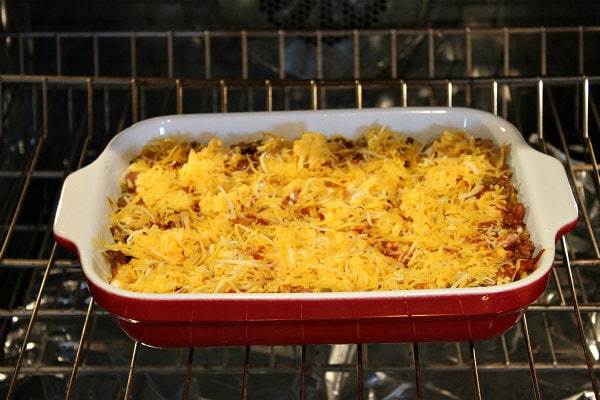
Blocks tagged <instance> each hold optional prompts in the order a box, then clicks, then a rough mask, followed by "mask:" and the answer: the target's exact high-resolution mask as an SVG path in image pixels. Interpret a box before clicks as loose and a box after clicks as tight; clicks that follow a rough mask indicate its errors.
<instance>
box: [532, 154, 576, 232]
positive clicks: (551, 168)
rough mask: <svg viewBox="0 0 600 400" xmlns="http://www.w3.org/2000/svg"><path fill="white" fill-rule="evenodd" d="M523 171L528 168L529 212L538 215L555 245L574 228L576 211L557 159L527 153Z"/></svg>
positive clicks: (574, 202)
mask: <svg viewBox="0 0 600 400" xmlns="http://www.w3.org/2000/svg"><path fill="white" fill-rule="evenodd" d="M528 150H530V151H527V154H525V157H526V162H524V163H522V165H523V168H528V171H527V173H526V174H523V175H526V176H527V182H525V183H524V185H523V187H522V188H521V189H520V190H523V191H525V190H527V191H528V192H529V193H528V197H529V198H530V199H531V200H532V201H531V207H532V212H535V213H537V214H538V216H539V218H537V220H538V221H540V222H541V223H542V224H543V230H542V231H543V232H548V233H554V240H555V241H557V240H558V239H560V237H561V236H563V235H564V234H566V233H567V232H568V231H570V230H571V229H572V228H574V227H575V225H576V224H577V220H578V218H579V210H578V207H577V203H576V201H575V198H574V196H573V192H572V191H571V185H570V184H569V179H568V178H567V174H566V171H565V168H564V166H563V164H562V163H561V162H560V161H559V160H557V159H556V158H554V157H552V156H549V155H547V154H544V153H541V152H539V151H536V150H533V149H528Z"/></svg>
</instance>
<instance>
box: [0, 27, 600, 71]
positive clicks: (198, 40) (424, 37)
mask: <svg viewBox="0 0 600 400" xmlns="http://www.w3.org/2000/svg"><path fill="white" fill-rule="evenodd" d="M598 34H600V26H573V27H567V26H565V27H560V26H559V27H557V26H554V27H552V26H549V27H544V26H541V27H498V28H485V27H464V28H444V29H435V28H424V29H385V30H381V29H380V30H373V29H371V30H369V29H365V30H316V31H297V30H296V31H294V30H285V31H284V30H258V31H251V30H241V31H230V30H224V31H218V30H204V31H131V32H110V31H108V32H5V33H0V40H1V41H4V42H5V43H6V48H7V51H8V53H9V56H8V58H9V61H10V62H9V63H7V70H4V71H2V72H3V73H5V74H18V75H29V74H35V75H38V74H43V75H58V76H62V75H74V74H81V75H89V76H95V77H97V76H107V75H112V76H118V75H123V76H130V77H132V78H135V77H141V76H149V75H159V76H163V77H167V78H174V77H183V76H189V75H192V76H196V77H201V78H204V79H212V78H218V77H221V75H222V74H224V73H225V72H223V71H222V70H221V69H220V66H219V60H218V56H219V54H220V53H221V52H222V51H223V50H224V49H228V50H229V49H230V47H228V46H230V45H231V44H232V42H233V43H234V47H232V48H233V49H234V51H235V56H236V60H235V62H234V65H235V66H236V69H235V71H233V72H229V73H228V75H229V76H231V75H234V76H237V77H241V78H243V79H246V78H252V76H253V75H254V73H253V65H252V64H253V63H255V62H257V61H256V60H255V59H254V58H253V56H255V55H257V54H256V53H257V50H256V43H259V45H262V44H261V43H264V42H268V43H269V46H270V47H271V48H273V49H274V52H273V54H269V56H270V57H269V65H268V66H267V68H265V69H264V70H263V71H262V72H261V73H262V74H266V75H268V79H277V78H279V79H283V78H287V77H293V76H294V75H297V71H295V70H294V69H293V68H290V67H289V57H290V54H289V53H290V52H289V47H290V46H291V45H295V44H296V42H298V41H300V42H301V43H308V44H309V45H311V46H312V47H314V50H313V54H311V61H312V62H314V65H311V72H312V75H311V78H313V79H324V78H325V79H327V78H330V77H329V76H328V74H329V73H330V72H328V67H329V66H331V65H332V64H333V63H334V61H331V60H328V54H329V53H330V52H331V46H332V44H333V45H335V44H336V43H339V42H340V41H344V42H348V43H349V45H348V46H346V47H345V49H344V51H345V53H347V55H348V57H347V61H348V62H349V63H350V64H351V68H350V69H349V70H348V71H350V73H349V74H347V76H348V77H350V78H354V79H359V78H372V76H365V73H368V72H365V71H381V67H377V65H370V63H369V60H368V59H365V58H366V57H364V54H361V50H362V51H363V52H364V47H363V46H362V45H363V44H364V42H368V41H370V40H372V39H374V38H376V39H378V40H380V41H385V42H386V44H387V46H385V49H384V51H385V52H386V53H387V54H386V57H384V58H385V59H386V60H389V65H388V66H387V67H386V68H385V72H386V75H387V78H391V79H397V78H399V77H402V72H403V70H404V65H403V64H402V63H396V62H394V60H397V59H398V58H399V57H400V58H401V56H402V54H401V53H402V52H403V51H405V50H406V46H407V45H413V46H418V47H421V48H422V51H420V53H419V56H420V58H419V60H418V61H419V63H420V64H421V65H422V69H421V71H420V72H421V73H422V76H424V77H428V78H434V77H437V76H446V75H448V74H447V71H445V70H444V68H443V64H444V63H443V61H444V54H443V50H445V49H446V48H447V47H445V46H452V45H453V44H455V43H457V42H458V43H460V46H461V47H462V48H463V49H464V50H463V51H462V53H464V54H462V55H461V56H460V57H458V59H459V60H460V63H461V64H462V65H461V66H460V67H461V68H458V69H457V68H453V69H451V70H452V71H455V72H454V73H451V74H450V75H449V76H452V77H455V76H457V75H456V73H457V72H458V71H460V73H459V75H460V74H462V75H465V76H477V75H478V74H480V73H481V72H482V69H481V68H480V66H481V60H479V59H478V55H477V54H474V52H473V48H475V49H477V48H478V47H477V44H478V40H489V39H490V38H492V39H494V41H495V42H496V43H495V44H494V45H495V46H498V47H499V49H500V53H499V54H498V56H499V58H498V59H496V58H494V59H491V60H490V59H487V60H485V63H487V64H488V65H490V64H493V65H494V66H495V68H496V69H494V71H493V73H492V74H491V75H493V76H499V75H500V76H516V75H523V72H522V71H521V68H522V67H523V65H521V64H520V62H519V60H517V57H519V56H520V54H519V52H518V51H517V52H515V49H517V50H518V48H519V46H520V43H521V42H523V41H527V42H529V43H528V44H527V45H528V46H529V47H531V46H533V47H534V48H535V49H536V51H535V53H537V54H536V55H535V58H534V62H533V63H531V60H528V61H527V63H528V64H533V65H532V67H533V68H532V69H531V71H533V72H530V74H532V75H539V76H546V75H555V74H556V73H555V72H554V70H555V69H556V68H558V67H561V64H562V66H564V64H565V63H563V62H562V60H561V59H560V57H561V56H562V57H564V54H562V55H561V54H555V53H553V46H552V41H553V40H555V39H564V38H569V40H571V42H572V43H573V44H574V46H572V47H574V48H575V49H576V52H575V53H574V54H569V55H568V57H569V58H570V59H571V60H573V61H575V62H573V63H568V64H569V65H571V64H572V65H571V66H572V68H573V69H572V70H571V72H570V73H571V74H574V75H581V74H589V73H590V71H589V69H594V68H595V67H594V65H593V64H592V63H590V61H589V60H591V59H592V57H591V56H590V53H591V52H594V47H593V43H595V41H596V40H597V35H598ZM590 38H591V40H590ZM590 43H591V45H590ZM73 44H74V45H75V46H77V47H75V49H80V48H83V49H84V50H85V51H84V52H80V54H78V58H77V60H78V62H77V65H73V62H72V60H73V58H72V57H73V55H72V54H70V52H71V51H76V50H73V48H72V47H71V46H72V45H73ZM38 48H41V49H38ZM116 48H118V50H119V51H115V49H116ZM148 49H150V51H151V53H152V54H151V56H152V57H155V58H156V57H158V59H159V60H160V61H159V63H160V64H161V65H158V66H155V68H153V69H152V70H151V71H147V70H146V69H147V68H146V67H147V66H148V65H149V62H148V59H146V58H145V54H146V52H147V51H148ZM116 53H118V54H119V55H117V54H116ZM515 53H516V54H515ZM38 54H40V56H38ZM191 55H193V56H194V57H197V61H196V65H195V66H194V68H192V69H189V70H188V69H184V68H183V66H184V65H186V63H185V61H184V60H183V57H189V56H191ZM38 57H44V60H45V62H44V65H43V67H41V61H39V60H38ZM82 57H85V58H82ZM452 58H453V59H454V58H456V57H455V55H453V56H452ZM49 61H50V62H49ZM440 63H441V64H442V68H441V69H440ZM454 64H455V65H454V67H456V63H454ZM82 71H84V72H82ZM596 71H597V69H596Z"/></svg>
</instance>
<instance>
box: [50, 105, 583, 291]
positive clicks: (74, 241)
mask: <svg viewBox="0 0 600 400" xmlns="http://www.w3.org/2000/svg"><path fill="white" fill-rule="evenodd" d="M434 114H444V115H450V114H458V115H459V116H460V115H463V116H464V119H463V127H455V129H466V130H467V132H468V133H470V132H469V131H468V129H467V126H468V125H469V124H472V123H479V125H485V126H487V125H490V129H492V128H494V127H495V128H494V129H500V130H502V131H503V132H504V134H505V135H507V139H509V138H510V140H507V141H508V142H510V143H511V144H514V145H516V147H515V148H514V149H512V150H511V151H517V152H525V153H528V152H533V153H532V154H535V155H536V157H542V158H546V157H547V159H546V160H547V161H548V162H549V163H550V160H553V162H554V163H555V164H560V161H558V160H556V159H555V158H553V157H551V156H548V155H545V154H543V153H541V152H539V151H537V150H535V149H533V148H532V147H531V146H529V144H527V142H526V141H525V139H524V138H523V136H522V135H521V133H520V132H519V131H518V130H517V128H516V127H514V125H512V124H511V123H510V122H508V121H507V120H505V119H502V118H500V117H498V116H496V115H494V114H491V113H488V112H485V111H482V110H478V109H472V108H464V107H406V108H401V107H394V108H387V109H370V108H362V109H335V110H314V111H313V110H310V111H306V110H302V111H271V112H269V111H258V112H236V113H207V114H181V115H165V116H158V117H153V118H149V119H146V120H142V121H140V122H137V123H135V124H133V125H131V126H130V127H128V128H126V129H124V130H122V131H121V132H119V133H118V134H117V135H115V136H114V137H113V138H112V139H111V140H110V142H109V143H108V144H107V146H106V147H105V148H104V149H103V150H102V152H101V153H100V154H99V155H98V157H97V158H96V159H95V160H94V161H92V162H91V163H90V164H88V165H87V166H85V167H83V168H81V169H79V170H78V171H75V172H73V173H72V174H71V175H69V176H68V177H67V179H66V180H65V183H64V186H63V192H62V193H61V200H60V201H59V205H58V209H57V213H56V216H55V223H54V227H53V233H54V236H55V238H56V239H57V241H58V242H59V243H60V244H61V245H63V246H65V247H67V248H69V249H71V250H74V251H75V252H76V253H77V255H78V256H79V258H80V260H81V266H82V270H83V272H84V275H85V277H86V279H88V280H89V281H91V282H92V283H93V285H95V286H96V287H98V288H99V289H101V290H104V291H106V292H110V293H112V294H114V295H115V296H117V297H119V298H123V299H137V300H149V301H159V302H164V301H169V302H170V301H204V300H218V301H228V300H235V301H239V300H242V299H243V300H248V301H252V300H271V301H273V300H275V301H286V300H302V301H304V300H306V301H308V300H310V301H312V300H360V299H382V298H399V299H404V298H406V299H410V298H429V297H448V296H450V297H457V296H461V295H466V296H486V295H492V294H496V293H503V292H507V291H509V292H512V291H519V290H521V289H524V288H526V287H529V286H530V285H532V284H534V283H535V282H538V281H539V280H540V279H546V278H547V275H548V272H549V271H550V269H551V268H552V265H553V262H554V257H555V251H556V248H555V246H554V245H551V246H545V247H544V249H545V250H544V254H543V255H542V256H541V258H540V260H539V262H538V267H537V268H536V270H535V271H534V272H533V273H532V274H531V275H529V276H528V277H526V278H524V279H521V280H518V281H514V282H511V283H507V284H502V285H493V286H485V287H472V288H443V289H415V290H393V291H352V292H325V293H141V292H133V291H129V290H125V289H121V288H117V287H115V286H113V285H111V284H110V283H109V282H107V281H106V280H105V279H104V277H101V276H100V275H99V274H98V273H96V271H95V269H94V267H93V266H92V265H90V263H92V262H94V254H93V252H94V251H96V252H97V251H98V250H97V249H95V248H94V246H93V245H92V243H91V242H92V240H94V239H95V240H98V238H91V237H87V238H81V237H74V236H73V235H72V234H71V233H69V232H68V229H65V226H66V221H65V218H66V216H65V213H66V212H68V210H65V209H64V208H63V207H65V189H66V188H68V186H69V185H70V184H73V183H74V182H72V181H73V180H74V179H75V178H74V177H82V176H83V175H85V174H87V173H89V174H92V175H93V173H94V172H95V173H96V174H98V173H99V172H100V171H102V168H105V167H104V166H103V165H102V162H103V161H104V160H105V159H107V158H110V156H111V155H114V154H115V151H116V156H118V157H121V158H122V157H127V154H125V153H119V151H121V150H120V148H121V147H123V143H120V142H126V141H127V138H128V137H130V136H131V137H134V136H135V135H137V134H139V132H140V131H142V133H144V132H145V130H146V129H149V128H151V127H152V128H153V129H154V130H155V132H156V133H158V135H157V134H156V133H155V134H154V135H153V136H162V135H166V134H169V133H173V132H170V131H167V129H166V128H167V127H169V126H177V123H178V122H180V121H187V122H189V121H192V120H199V121H200V120H203V119H204V120H211V121H213V120H217V121H218V120H229V121H236V120H238V119H242V120H243V119H257V120H262V122H265V121H269V120H271V121H273V120H276V121H279V120H282V121H284V120H286V118H313V119H314V117H318V118H322V119H331V118H338V119H339V118H342V117H343V116H348V115H353V116H354V117H353V118H359V117H358V116H361V117H363V116H364V117H365V118H369V115H371V121H369V124H370V125H373V124H374V122H372V120H374V119H375V118H374V117H383V116H390V115H401V116H402V117H407V118H408V117H409V116H417V117H416V118H425V116H426V115H434ZM357 115H358V116H357ZM454 117H455V118H456V116H454ZM448 125H449V124H448ZM392 129H395V130H400V131H402V130H401V129H398V128H396V127H393V128H392ZM156 130H158V131H156ZM412 134H418V132H416V133H415V132H413V133H410V134H408V135H412ZM193 135H195V134H192V133H190V136H193ZM227 135H231V134H227ZM140 136H144V137H146V136H150V135H148V134H146V133H144V134H143V135H140ZM217 136H219V135H218V134H217ZM233 136H236V137H238V138H240V137H243V136H248V133H240V134H233ZM473 136H477V135H476V134H473ZM136 140H140V139H139V138H138V139H136ZM146 142H147V141H146ZM138 150H139V148H138ZM560 166H561V167H562V164H560ZM82 171H83V172H82ZM120 173H121V174H122V171H121V172H120ZM563 173H564V170H563ZM117 185H118V183H117ZM99 186H100V185H94V187H99ZM71 189H72V188H71ZM563 189H565V190H566V189H568V190H569V195H570V200H572V201H571V206H570V207H569V209H568V210H565V213H564V215H562V216H560V219H561V222H560V223H556V224H555V226H554V227H553V228H549V229H550V230H551V231H554V232H541V233H539V234H540V236H541V237H542V238H544V239H545V240H548V242H549V241H550V239H549V235H550V234H552V236H553V237H552V239H553V240H554V242H555V241H556V240H557V239H558V238H559V237H560V236H562V235H563V234H565V233H566V232H567V231H568V230H570V229H571V228H573V227H574V225H575V224H576V223H577V220H578V210H577V205H576V203H575V200H574V199H573V197H572V193H571V191H570V190H571V189H570V186H566V187H565V188H563ZM81 192H84V191H81ZM94 193H95V194H96V196H102V198H104V199H105V198H106V197H107V195H108V194H107V193H106V190H105V189H101V190H100V189H98V190H95V191H94ZM567 197H569V196H567ZM97 200H98V199H96V201H97ZM565 204H566V203H565ZM538 206H539V205H536V207H538ZM526 207H532V205H530V204H526ZM94 212H97V211H96V210H95V209H92V208H91V207H90V208H89V214H93V213H94ZM90 219H91V220H93V218H90ZM98 228H99V227H97V226H96V229H98ZM528 228H529V227H528ZM85 241H87V242H89V243H88V244H87V245H86V243H85ZM549 243H550V242H549ZM90 246H91V247H90ZM98 255H99V256H102V255H101V254H98Z"/></svg>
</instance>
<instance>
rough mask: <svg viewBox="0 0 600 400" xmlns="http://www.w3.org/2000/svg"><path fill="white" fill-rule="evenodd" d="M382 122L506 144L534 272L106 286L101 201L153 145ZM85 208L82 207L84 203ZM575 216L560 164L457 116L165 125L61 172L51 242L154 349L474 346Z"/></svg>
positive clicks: (438, 112) (527, 294) (421, 135)
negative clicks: (222, 286)
mask: <svg viewBox="0 0 600 400" xmlns="http://www.w3.org/2000/svg"><path fill="white" fill-rule="evenodd" d="M376 125H386V126H388V127H389V128H390V129H392V130H396V131H401V132H403V133H405V134H407V135H410V136H412V137H414V138H416V139H417V140H419V141H421V142H422V143H426V142H428V141H430V140H432V139H433V138H434V137H435V136H437V135H439V134H440V133H441V131H442V130H444V129H451V130H466V131H467V132H468V133H469V134H470V135H472V136H475V137H481V138H485V139H492V140H494V141H495V142H496V143H497V144H500V143H507V144H510V146H511V151H510V156H509V159H508V163H509V165H510V166H511V168H512V170H513V178H514V183H515V186H516V188H517V190H518V191H519V196H520V200H521V202H522V203H523V204H524V205H525V207H526V214H525V223H526V224H527V229H528V231H529V233H530V234H531V239H532V241H533V243H534V244H535V245H536V248H537V250H540V249H544V252H543V254H542V255H541V257H540V259H539V262H538V266H537V268H536V270H535V271H534V272H533V273H531V274H530V275H529V276H527V277H526V278H524V279H522V280H519V281H516V282H512V283H509V284H505V285H499V286H488V287H481V288H457V289H426V290H411V291H388V292H384V291H380V292H333V293H332V292H329V293H267V294H213V293H207V294H145V293H136V292H130V291H125V290H122V289H119V288H116V287H114V286H112V285H110V284H109V283H108V279H107V277H109V276H110V266H109V264H108V262H107V261H106V259H105V258H104V256H103V254H102V252H101V251H100V246H101V243H102V242H103V241H104V240H106V239H107V238H108V237H109V236H110V233H109V232H108V222H109V220H108V218H109V217H108V215H109V204H108V201H107V198H108V197H112V198H114V197H116V196H118V194H119V191H120V187H119V179H120V177H121V175H122V173H123V172H124V171H125V169H126V168H127V166H128V164H129V162H130V161H131V160H132V159H133V158H135V157H136V156H137V155H138V154H139V152H140V149H141V148H142V147H143V146H144V145H145V144H146V143H147V142H148V141H149V140H150V139H152V138H155V137H158V136H166V135H169V134H186V135H187V136H188V137H189V138H190V139H191V140H196V141H202V142H205V141H207V140H208V139H210V138H211V137H214V136H217V137H219V138H221V139H222V140H223V141H224V142H225V144H231V143H235V142H238V141H248V140H252V139H257V138H260V137H261V135H262V133H263V132H264V131H268V132H272V133H275V134H277V135H281V136H283V137H286V138H288V139H292V138H295V137H299V136H300V135H301V134H302V133H303V132H305V131H313V132H321V133H323V134H324V135H334V134H342V135H344V136H346V137H347V138H349V139H355V138H357V137H359V136H361V135H362V134H363V133H364V132H365V131H366V130H367V129H369V128H370V127H373V126H376ZM82 205H83V206H82ZM577 218H578V212H577V206H576V203H575V201H574V198H573V195H572V193H571V190H570V186H569V182H568V180H567V177H566V174H565V172H564V168H563V166H562V164H561V163H560V162H559V161H558V160H556V159H554V158H552V157H550V156H547V155H545V154H542V153H540V152H537V151H535V150H534V149H532V148H531V147H529V146H528V145H527V143H526V142H525V141H524V139H523V138H522V136H521V134H520V133H519V132H518V130H517V129H516V128H515V127H514V126H513V125H511V124H510V123H509V122H507V121H505V120H503V119H501V118H499V117H496V116H494V115H492V114H489V113H486V112H483V111H479V110H473V109H465V108H389V109H362V110H328V111H325V110H323V111H284V112H254V113H231V114H204V115H201V114H198V115H177V116H165V117H158V118H153V119H149V120H146V121H142V122H139V123H137V124H135V125H133V126H131V127H130V128H128V129H126V130H124V131H123V132H121V133H120V134H118V135H117V136H116V137H115V138H114V139H113V140H112V141H111V142H110V143H109V144H108V146H107V147H106V149H105V150H104V151H103V152H102V154H101V155H100V156H99V157H98V158H97V159H96V160H95V161H94V162H92V163H91V164H90V165H88V166H86V167H84V168H82V169H81V170H79V171H76V172H75V173H73V174H71V175H69V176H68V177H67V178H66V180H65V182H64V186H63V189H62V193H61V198H60V202H59V206H58V210H57V213H56V218H55V221H54V235H55V238H56V240H57V241H58V242H59V243H60V244H62V245H63V246H65V247H67V248H68V249H70V250H72V251H74V252H76V253H77V254H78V255H79V258H80V260H81V265H82V269H83V273H84V275H85V277H86V279H87V281H88V285H89V289H90V292H91V293H92V295H93V297H94V299H95V301H96V302H97V303H98V304H99V305H100V306H102V307H104V308H105V309H106V310H107V311H108V312H110V313H111V314H113V315H114V316H115V318H116V320H117V322H118V323H119V325H120V326H121V327H122V328H123V329H124V331H125V332H126V333H127V334H128V335H130V336H131V337H132V338H134V339H136V340H138V341H140V342H142V343H145V344H147V345H151V346H159V347H171V346H215V345H218V346H221V345H257V344H270V345H277V344H316V343H365V342H382V343H383V342H418V341H462V340H470V341H474V340H482V339H487V338H491V337H494V336H497V335H500V334H502V333H504V332H505V331H507V330H508V329H510V328H511V327H512V326H513V325H514V324H516V323H517V322H518V321H519V319H520V318H521V316H522V315H523V313H524V312H525V310H526V308H527V306H528V305H529V304H531V303H532V302H533V301H535V300H536V299H537V297H538V296H539V295H540V294H541V293H542V292H543V291H544V289H545V288H546V286H547V283H548V277H549V273H550V271H551V268H552V265H553V261H554V256H555V243H556V240H557V239H558V238H559V237H560V236H561V235H563V234H564V233H566V232H567V231H568V230H569V229H571V228H572V227H573V226H574V225H575V224H576V222H577Z"/></svg>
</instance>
